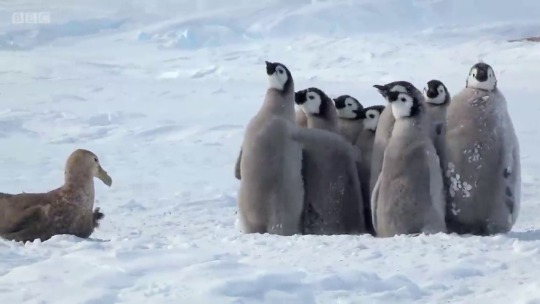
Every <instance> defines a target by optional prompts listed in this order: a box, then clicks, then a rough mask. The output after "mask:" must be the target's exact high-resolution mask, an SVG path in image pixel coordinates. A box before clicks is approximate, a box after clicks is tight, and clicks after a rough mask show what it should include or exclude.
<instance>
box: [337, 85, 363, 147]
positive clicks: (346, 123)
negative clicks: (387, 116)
mask: <svg viewBox="0 0 540 304" xmlns="http://www.w3.org/2000/svg"><path fill="white" fill-rule="evenodd" d="M334 104H335V106H336V109H337V113H338V126H339V133H341V135H343V136H344V137H345V138H346V139H347V140H348V141H349V142H350V143H351V144H355V141H356V138H358V135H359V134H360V132H361V131H362V126H363V125H362V121H360V114H361V113H362V109H363V108H364V107H363V106H362V104H361V103H360V102H359V101H358V99H356V98H354V97H352V96H350V95H341V96H339V97H338V98H335V99H334Z"/></svg>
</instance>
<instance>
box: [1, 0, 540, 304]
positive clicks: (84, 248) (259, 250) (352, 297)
mask: <svg viewBox="0 0 540 304" xmlns="http://www.w3.org/2000/svg"><path fill="white" fill-rule="evenodd" d="M484 5H486V6H487V5H489V7H485V8H484V7H483V6H484ZM20 11H45V12H49V13H50V16H51V21H52V23H51V24H49V25H36V24H13V23H12V22H11V15H12V13H14V12H20ZM539 17H540V1H530V0H513V1H506V0H475V1H470V0H380V1H377V0H369V1H368V0H363V1H362V0H357V1H354V0H350V1H339V0H332V1H322V0H318V1H315V0H312V1H311V0H303V1H302V0H258V1H251V0H249V1H248V0H243V1H226V0H199V1H195V0H190V1H187V0H183V1H174V0H157V1H156V0H154V1H152V0H146V1H143V0H134V1H128V0H92V1H72V0H54V1H53V0H47V1H38V0H35V1H29V0H17V1H3V2H1V3H0V101H1V103H0V104H1V108H0V141H1V145H2V149H1V150H0V167H1V168H2V170H1V173H0V184H1V189H0V191H3V192H13V193H16V192H21V191H26V192H31V191H47V190H49V189H52V188H54V187H57V186H59V185H60V184H61V183H62V177H63V174H62V173H63V166H64V162H65V159H66V157H67V156H68V155H69V154H70V153H71V152H72V151H73V150H74V149H76V148H87V149H90V150H92V151H94V152H95V153H96V154H97V155H98V156H99V157H100V160H101V163H102V165H103V166H104V168H105V169H106V170H107V171H108V172H109V173H110V174H111V175H112V177H113V179H114V183H113V186H112V188H107V187H105V186H103V185H102V184H100V183H99V182H97V183H96V191H97V194H96V197H97V202H96V205H97V206H99V207H101V208H102V210H103V211H104V212H105V214H106V217H105V219H104V220H103V222H102V225H101V227H100V228H99V229H98V230H97V231H96V232H95V233H94V234H93V235H92V238H91V239H89V240H82V239H78V238H76V237H72V236H56V237H54V238H52V239H51V240H49V241H46V242H43V243H41V242H39V241H35V242H32V243H26V244H21V243H15V242H8V241H3V240H2V241H0V300H1V302H2V303H55V304H56V303H94V304H98V303H340V304H345V303H490V304H494V303H523V304H533V303H540V279H539V277H540V255H539V252H540V215H539V214H540V202H538V197H539V196H540V174H539V172H540V160H537V159H536V158H535V156H537V155H538V154H539V152H540V149H539V148H538V146H537V140H538V136H539V135H540V125H539V124H538V117H539V116H540V103H539V102H538V94H540V88H539V86H538V84H537V81H538V79H540V78H539V73H538V70H539V66H540V44H535V43H530V42H516V43H508V42H507V39H514V38H522V37H526V36H528V35H538V34H539V33H538V28H539V25H540V18H539ZM478 59H483V60H485V61H486V62H488V63H490V64H491V65H492V66H493V67H494V69H495V72H496V74H497V78H498V80H499V88H500V89H501V90H502V92H503V93H504V94H505V96H506V98H507V100H508V103H509V110H510V114H511V116H512V118H513V120H514V124H515V128H516V132H517V133H518V136H519V139H520V143H521V158H522V168H523V172H522V182H523V191H522V192H523V200H522V211H521V215H520V216H519V218H518V221H517V224H516V225H515V227H514V229H513V231H512V232H510V233H508V234H506V235H498V236H493V237H468V236H463V237H458V236H455V235H433V236H419V237H395V238H391V239H375V238H372V237H370V236H293V237H279V236H273V235H243V234H240V233H239V231H238V228H237V226H236V214H235V213H236V191H237V189H238V184H239V183H238V181H237V180H236V179H234V174H233V168H234V161H235V159H236V156H237V153H238V149H239V145H240V142H241V140H242V134H243V127H244V126H245V125H246V123H247V122H248V120H249V119H250V118H251V116H252V115H253V114H254V113H255V111H256V110H257V109H258V108H259V106H260V104H261V101H262V98H263V95H264V93H265V90H266V86H267V79H266V76H265V66H264V60H270V61H279V62H283V63H284V64H286V65H287V66H288V67H289V68H290V69H291V71H292V73H293V76H294V78H295V82H296V88H297V89H303V88H305V87H308V86H318V87H320V88H321V89H323V90H325V91H326V92H327V93H329V94H330V95H332V96H337V95H342V94H351V95H353V96H355V97H357V98H358V99H359V100H360V101H361V102H362V103H363V104H364V105H365V106H369V105H373V104H380V103H381V102H382V99H381V98H380V96H379V95H378V93H377V92H376V90H375V89H373V88H372V87H371V86H372V85H373V84H376V83H379V84H380V83H384V82H389V81H393V80H398V79H403V80H408V81H412V82H413V83H415V84H416V85H417V86H418V87H420V88H422V87H423V86H424V85H425V83H426V82H427V81H428V80H430V79H432V78H437V79H440V80H442V81H443V82H444V83H445V84H446V85H447V87H448V88H449V90H450V91H451V93H456V92H457V91H459V90H460V89H461V88H462V87H463V86H464V82H465V78H466V76H467V73H468V70H469V68H470V66H471V65H472V64H474V63H475V62H476V61H477V60H478Z"/></svg>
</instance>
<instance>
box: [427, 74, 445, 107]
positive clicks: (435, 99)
mask: <svg viewBox="0 0 540 304" xmlns="http://www.w3.org/2000/svg"><path fill="white" fill-rule="evenodd" d="M424 95H425V98H426V102H427V103H430V104H434V105H443V104H446V103H448V102H449V101H450V94H449V93H448V89H446V86H445V85H444V84H443V83H442V82H441V81H439V80H436V79H432V80H430V81H428V83H427V85H426V87H425V88H424Z"/></svg>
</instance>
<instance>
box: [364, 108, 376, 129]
mask: <svg viewBox="0 0 540 304" xmlns="http://www.w3.org/2000/svg"><path fill="white" fill-rule="evenodd" d="M378 122H379V114H378V113H372V112H371V111H370V112H368V113H366V118H365V119H364V128H366V129H368V130H373V131H375V129H376V128H377V123H378Z"/></svg>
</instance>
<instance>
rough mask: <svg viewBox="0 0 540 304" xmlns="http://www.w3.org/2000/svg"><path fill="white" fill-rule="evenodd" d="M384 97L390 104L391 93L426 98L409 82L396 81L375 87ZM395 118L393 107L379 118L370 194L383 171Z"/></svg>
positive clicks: (384, 111) (374, 146)
mask: <svg viewBox="0 0 540 304" xmlns="http://www.w3.org/2000/svg"><path fill="white" fill-rule="evenodd" d="M373 87H374V88H376V89H377V90H378V91H379V93H380V94H381V95H382V97H383V98H384V99H385V100H386V101H387V102H388V93H389V92H402V93H409V94H411V95H413V96H414V97H415V98H416V99H418V100H420V101H421V103H423V102H424V96H423V95H422V92H420V90H418V89H417V88H416V87H415V86H414V85H413V84H412V83H410V82H407V81H394V82H391V83H387V84H385V85H374V86H373ZM394 122H395V118H394V115H393V114H392V107H388V106H387V107H385V109H384V110H383V112H382V113H381V116H380V118H379V123H378V126H377V131H376V132H375V139H374V141H373V152H372V158H371V175H370V176H371V177H370V179H371V180H370V183H369V189H370V192H373V188H374V187H375V182H377V177H378V176H379V173H380V172H381V169H382V162H383V153H384V150H385V149H386V146H387V145H388V140H389V139H390V136H391V135H392V128H393V126H394Z"/></svg>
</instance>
